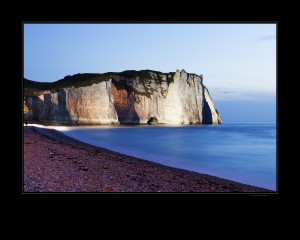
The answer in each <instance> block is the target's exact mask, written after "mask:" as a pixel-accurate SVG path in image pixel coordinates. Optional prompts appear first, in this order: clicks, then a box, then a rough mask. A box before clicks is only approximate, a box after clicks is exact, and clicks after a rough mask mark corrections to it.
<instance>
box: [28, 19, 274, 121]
mask: <svg viewBox="0 0 300 240" xmlns="http://www.w3.org/2000/svg"><path fill="white" fill-rule="evenodd" d="M142 69H152V70H157V71H162V72H171V71H175V70H176V69H180V70H181V69H185V70H186V71H187V72H190V73H196V74H203V76H204V84H205V85H206V86H207V87H208V89H209V91H210V94H211V96H212V98H213V99H214V101H215V104H216V107H217V108H218V110H219V112H220V113H221V115H222V117H223V120H224V121H225V122H247V121H248V122H253V121H254V122H270V121H272V122H274V121H275V119H276V25H275V24H24V77H26V78H28V79H31V80H35V81H41V82H53V81H56V80H59V79H61V78H63V77H64V76H66V75H73V74H76V73H104V72H112V71H114V72H119V71H124V70H142ZM235 113H236V114H235Z"/></svg>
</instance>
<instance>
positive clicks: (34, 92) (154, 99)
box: [24, 70, 221, 124]
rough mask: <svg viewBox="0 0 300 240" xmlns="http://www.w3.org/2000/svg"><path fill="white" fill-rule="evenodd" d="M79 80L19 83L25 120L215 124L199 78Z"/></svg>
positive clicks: (149, 74)
mask: <svg viewBox="0 0 300 240" xmlns="http://www.w3.org/2000/svg"><path fill="white" fill-rule="evenodd" d="M74 76H75V75H74ZM79 78H83V76H81V75H76V78H75V77H74V79H75V80H76V81H75V80H74V79H73V78H72V77H68V78H65V79H64V80H60V81H57V82H56V83H47V84H46V83H45V84H43V83H35V82H32V81H28V80H24V88H25V90H24V93H25V94H24V95H25V98H26V100H25V104H26V106H27V107H28V109H29V112H28V117H29V118H31V119H33V120H36V121H41V122H48V123H52V124H76V123H77V124H119V123H133V124H139V123H147V121H148V120H149V119H150V118H151V117H153V118H155V119H157V120H158V122H159V123H165V124H218V123H221V117H220V115H219V113H218V112H217V110H216V108H215V106H214V103H213V101H212V99H211V97H210V95H209V92H208V90H207V89H206V87H205V86H204V85H203V77H202V75H200V76H198V75H196V74H189V73H187V72H185V71H184V70H182V71H179V70H177V71H176V72H175V73H174V72H173V73H161V72H156V71H151V70H145V71H139V72H137V71H125V72H122V73H108V74H105V75H100V74H99V76H98V75H95V74H94V75H93V76H92V77H89V78H87V79H88V80H86V79H85V80H81V79H79Z"/></svg>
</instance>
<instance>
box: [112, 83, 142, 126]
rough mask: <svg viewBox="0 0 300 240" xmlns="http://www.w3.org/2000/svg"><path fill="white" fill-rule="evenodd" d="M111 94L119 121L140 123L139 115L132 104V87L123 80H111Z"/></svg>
mask: <svg viewBox="0 0 300 240" xmlns="http://www.w3.org/2000/svg"><path fill="white" fill-rule="evenodd" d="M112 94H113V97H114V101H113V102H114V108H115V110H116V112H117V115H118V121H119V123H121V124H140V117H139V115H138V114H137V112H136V109H135V106H134V104H135V102H136V98H135V93H134V91H133V89H132V88H131V87H130V86H128V85H126V83H125V82H124V83H123V81H120V82H116V81H113V85H112Z"/></svg>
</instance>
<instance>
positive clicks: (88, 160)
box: [23, 126, 273, 193]
mask: <svg viewBox="0 0 300 240" xmlns="http://www.w3.org/2000/svg"><path fill="white" fill-rule="evenodd" d="M23 166H24V169H23V171H24V172H23V192H24V193H27V192H204V193H208V192H253V193H271V192H273V191H270V190H267V189H264V188H259V187H254V186H250V185H245V184H241V183H237V182H233V181H230V180H226V179H222V178H218V177H214V176H209V175H206V174H200V173H196V172H192V171H187V170H182V169H177V168H173V167H168V166H164V165H161V164H157V163H153V162H150V161H146V160H143V159H139V158H135V157H130V156H127V155H124V154H121V153H117V152H113V151H110V150H106V149H103V148H99V147H94V146H91V145H89V144H85V143H82V142H80V141H77V140H75V139H72V138H70V137H67V136H65V135H63V134H62V133H60V132H57V131H55V130H50V129H38V128H34V127H31V126H26V127H25V126H24V162H23Z"/></svg>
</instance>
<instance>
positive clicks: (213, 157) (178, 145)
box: [53, 123, 277, 191]
mask: <svg viewBox="0 0 300 240" xmlns="http://www.w3.org/2000/svg"><path fill="white" fill-rule="evenodd" d="M53 128H55V129H56V130H58V131H60V132H62V133H63V134H65V135H67V136H70V137H73V138H75V139H78V140H80V141H82V142H86V143H89V144H92V145H95V146H98V147H102V148H106V149H110V150H113V151H117V152H120V153H123V154H126V155H130V156H135V157H139V158H142V159H145V160H149V161H152V162H156V163H160V164H163V165H167V166H171V167H175V168H181V169H186V170H190V171H194V172H199V173H205V174H209V175H213V176H217V177H221V178H225V179H229V180H233V181H236V182H240V183H245V184H248V185H252V186H259V187H263V188H267V189H270V190H274V191H276V189H277V186H276V182H277V181H276V173H277V171H276V166H277V161H276V124H275V123H223V124H221V125H190V126H164V125H159V126H153V125H152V126H148V125H138V126H85V127H83V126H74V127H65V126H64V127H62V126H58V127H53Z"/></svg>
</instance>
